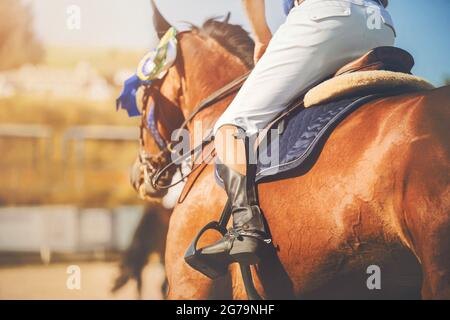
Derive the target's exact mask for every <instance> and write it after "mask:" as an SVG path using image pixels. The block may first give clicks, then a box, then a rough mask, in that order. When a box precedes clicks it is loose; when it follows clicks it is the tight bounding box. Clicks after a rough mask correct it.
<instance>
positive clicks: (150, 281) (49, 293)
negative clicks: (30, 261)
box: [0, 262, 164, 300]
mask: <svg viewBox="0 0 450 320" xmlns="http://www.w3.org/2000/svg"><path fill="white" fill-rule="evenodd" d="M70 265H71V264H50V265H28V266H17V267H16V266H15V267H1V268H0V299H1V300H4V299H65V300H67V299H69V300H72V299H89V300H90V299H136V298H137V294H136V290H135V283H128V284H127V285H126V286H125V287H124V288H123V289H122V290H121V291H119V292H117V293H116V294H111V293H110V288H111V286H112V284H113V281H114V279H115V275H116V274H117V272H118V269H117V264H116V263H112V262H92V263H86V262H83V263H73V265H78V266H79V267H80V270H81V288H80V290H69V289H68V288H67V285H66V282H67V277H68V276H69V275H68V274H67V273H66V270H67V267H68V266H70ZM163 279H164V269H163V267H162V266H161V265H160V264H157V263H153V264H151V265H149V266H147V267H146V269H145V270H144V285H143V295H142V298H143V299H161V298H162V294H161V290H160V288H161V284H162V282H163Z"/></svg>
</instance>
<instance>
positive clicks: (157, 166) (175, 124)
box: [130, 0, 254, 198]
mask: <svg viewBox="0 0 450 320" xmlns="http://www.w3.org/2000/svg"><path fill="white" fill-rule="evenodd" d="M151 4H152V7H153V14H154V18H153V22H154V27H155V29H156V32H157V34H158V36H161V35H163V34H164V33H165V32H166V31H167V30H168V29H169V28H170V27H171V26H170V24H169V23H168V22H167V20H166V19H165V18H164V17H163V15H162V14H161V13H160V12H159V10H158V8H157V7H156V5H155V3H154V1H153V0H152V1H151ZM229 18H230V15H229V14H228V15H227V16H226V17H225V19H224V20H222V21H219V20H217V19H209V20H207V21H206V22H205V23H204V24H203V26H202V27H196V26H193V25H192V26H191V28H190V29H189V30H187V31H183V32H179V33H178V34H177V36H176V38H177V46H178V48H177V57H176V59H175V61H174V63H173V64H172V66H171V67H170V68H169V69H168V71H167V73H166V74H165V76H164V77H163V78H162V79H158V80H156V81H154V82H153V83H152V84H151V85H150V86H148V87H146V88H145V94H144V99H143V103H142V110H141V111H142V112H141V113H142V120H141V151H140V154H139V156H138V158H137V160H136V161H135V164H134V165H133V168H132V170H131V174H130V180H131V184H132V185H133V187H134V188H135V189H136V190H138V191H139V194H140V196H141V197H143V198H148V197H150V198H161V197H163V196H164V195H165V194H166V193H167V190H165V189H160V188H158V186H155V185H154V184H153V183H152V179H153V177H154V176H155V175H156V174H157V173H158V172H159V170H161V169H162V168H164V167H165V166H166V165H167V164H169V163H170V161H171V156H172V152H171V151H172V148H171V147H172V146H173V142H172V134H173V133H174V131H175V130H176V129H179V128H180V126H181V125H182V124H183V123H184V121H185V119H186V118H188V117H189V115H190V114H191V113H192V112H193V110H194V109H195V107H196V106H197V105H198V104H199V103H200V101H202V100H203V99H204V98H205V97H207V96H208V95H210V94H211V93H212V92H214V91H215V90H218V89H219V88H221V87H222V86H224V85H225V84H226V83H228V82H230V81H232V80H234V79H235V78H237V77H238V76H240V75H242V74H244V73H245V72H246V71H248V69H250V68H251V67H252V66H253V58H252V57H253V48H254V43H253V41H252V40H251V38H250V37H249V35H248V33H247V32H246V31H245V30H244V29H243V28H242V27H241V26H238V25H233V24H230V23H229V22H228V21H229ZM229 102H230V100H229V99H225V100H223V101H220V102H219V103H217V105H215V106H214V111H213V112H211V111H209V112H201V113H200V114H199V115H198V117H196V120H197V118H201V119H202V124H203V126H202V127H203V129H202V130H203V132H202V133H201V135H204V133H205V132H207V131H209V129H210V128H211V127H212V126H213V124H214V122H215V120H216V119H217V117H218V116H219V115H220V114H221V113H222V112H223V110H224V109H225V108H226V106H227V105H228V104H229ZM187 128H188V129H189V131H191V130H192V128H193V125H192V123H190V124H188V126H187ZM175 172H176V167H171V168H170V169H169V170H167V171H166V173H165V175H164V176H163V177H161V179H160V182H162V184H166V183H167V182H169V183H170V181H171V180H172V177H173V175H174V174H175Z"/></svg>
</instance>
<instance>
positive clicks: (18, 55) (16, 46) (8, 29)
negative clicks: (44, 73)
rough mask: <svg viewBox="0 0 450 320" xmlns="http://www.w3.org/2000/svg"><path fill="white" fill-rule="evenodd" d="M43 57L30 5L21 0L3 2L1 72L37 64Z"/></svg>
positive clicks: (0, 23) (0, 46) (0, 11)
mask: <svg viewBox="0 0 450 320" xmlns="http://www.w3.org/2000/svg"><path fill="white" fill-rule="evenodd" d="M43 55H44V51H43V48H42V45H41V43H40V42H39V40H38V39H37V37H36V35H35V34H34V32H33V14H32V11H31V7H30V5H27V4H24V3H23V2H22V1H21V0H1V1H0V70H6V69H12V68H17V67H19V66H21V65H22V64H25V63H37V62H39V61H41V59H42V58H43Z"/></svg>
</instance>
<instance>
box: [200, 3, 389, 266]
mask: <svg viewBox="0 0 450 320" xmlns="http://www.w3.org/2000/svg"><path fill="white" fill-rule="evenodd" d="M242 1H243V4H244V7H245V10H246V13H247V16H248V18H249V20H250V24H251V26H252V31H253V33H254V39H255V53H254V59H255V62H257V64H256V65H255V68H254V69H253V71H252V72H251V74H250V76H249V77H248V79H247V81H246V82H245V83H244V85H243V86H242V88H241V90H240V91H239V93H238V94H237V96H236V98H235V99H234V101H233V102H232V103H231V105H230V106H229V107H228V109H227V110H226V111H225V112H224V113H223V115H222V116H221V117H220V118H219V120H218V121H217V123H216V124H215V127H214V133H215V137H216V138H215V147H216V150H217V156H218V163H217V173H218V175H219V176H220V178H221V179H222V180H223V183H224V187H225V190H226V193H227V195H228V198H229V201H230V203H231V210H232V215H233V228H232V230H231V231H230V232H228V233H227V234H226V235H225V236H224V237H223V238H222V239H221V240H219V241H218V242H216V243H215V244H213V245H210V246H208V247H205V248H203V249H202V253H203V254H206V255H210V256H211V257H213V258H214V257H215V256H217V257H219V256H221V257H223V256H224V255H225V256H228V257H229V259H230V260H231V261H237V262H240V263H243V264H248V265H250V264H255V263H258V261H259V260H260V252H261V250H260V249H261V248H264V246H265V245H266V244H265V243H266V242H268V241H266V242H265V241H264V240H267V239H268V238H269V235H268V232H267V230H266V228H265V225H264V219H263V216H262V214H261V211H260V209H259V207H258V205H257V201H256V195H255V194H254V193H252V192H250V191H249V190H251V188H249V187H248V186H249V185H252V184H253V185H254V177H251V176H249V177H248V178H247V172H251V171H250V169H251V168H252V167H251V166H252V165H253V166H254V165H255V164H251V163H249V162H250V161H248V159H249V152H250V149H252V148H251V147H250V145H249V143H248V141H249V139H248V137H251V136H255V135H256V134H257V133H258V131H260V130H261V129H263V128H264V127H265V126H266V125H267V124H268V123H270V121H271V120H273V119H274V118H275V117H276V115H278V114H279V113H280V112H281V111H283V110H284V109H285V108H286V107H287V105H288V104H289V102H290V101H292V99H294V98H295V97H296V96H298V95H299V94H300V93H302V92H304V91H305V90H306V89H307V88H309V87H311V86H312V85H313V84H316V83H318V82H319V81H321V80H323V79H325V78H326V77H327V76H329V75H331V74H333V73H335V72H336V71H337V70H338V69H339V68H340V67H341V66H343V65H345V64H347V63H349V62H351V61H352V60H354V59H356V58H359V57H360V56H362V55H363V54H365V53H367V52H368V51H370V50H371V49H373V48H375V47H379V46H392V45H393V44H394V40H395V31H394V26H393V23H392V19H391V17H390V15H389V13H388V12H387V11H386V8H385V7H386V6H387V0H295V1H294V0H284V1H285V4H287V6H288V8H289V9H290V10H289V13H288V16H287V20H286V22H285V23H284V24H283V25H282V26H281V27H280V28H279V29H278V31H277V32H276V33H275V34H274V36H273V37H272V34H271V31H270V29H269V26H268V24H267V22H266V18H265V1H264V0H242ZM230 141H231V143H230ZM240 159H245V161H240Z"/></svg>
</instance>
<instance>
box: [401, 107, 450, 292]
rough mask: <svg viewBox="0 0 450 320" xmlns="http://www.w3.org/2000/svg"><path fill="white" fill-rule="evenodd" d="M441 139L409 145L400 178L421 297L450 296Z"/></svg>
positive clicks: (449, 230)
mask: <svg viewBox="0 0 450 320" xmlns="http://www.w3.org/2000/svg"><path fill="white" fill-rule="evenodd" d="M441 119H445V117H443V116H441ZM442 138H443V139H434V140H431V139H428V138H427V136H424V138H422V139H418V140H416V141H415V142H414V143H413V144H412V145H411V153H410V155H411V156H410V157H409V161H408V166H407V168H406V170H405V175H404V177H403V181H402V184H403V185H404V186H405V187H404V190H403V194H404V199H403V208H404V220H405V224H406V226H407V230H408V234H409V237H410V242H411V244H410V245H411V247H412V248H413V250H414V251H415V253H416V255H417V256H418V258H419V259H420V262H421V264H422V271H423V287H422V297H423V298H424V299H450V186H449V182H450V181H449V180H450V179H449V172H450V169H449V165H448V164H449V163H450V159H449V149H450V148H449V147H448V146H446V144H448V142H446V140H445V134H443V136H442Z"/></svg>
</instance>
